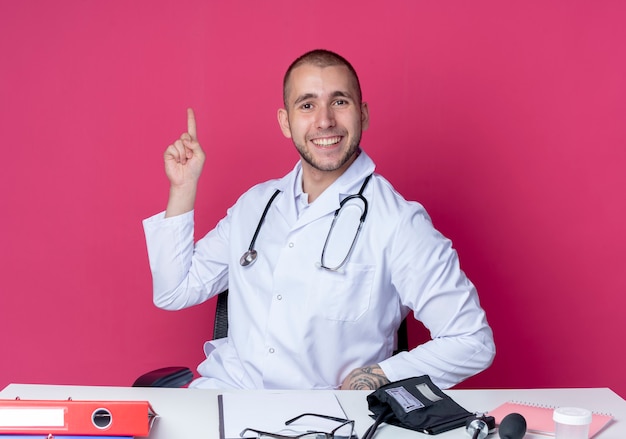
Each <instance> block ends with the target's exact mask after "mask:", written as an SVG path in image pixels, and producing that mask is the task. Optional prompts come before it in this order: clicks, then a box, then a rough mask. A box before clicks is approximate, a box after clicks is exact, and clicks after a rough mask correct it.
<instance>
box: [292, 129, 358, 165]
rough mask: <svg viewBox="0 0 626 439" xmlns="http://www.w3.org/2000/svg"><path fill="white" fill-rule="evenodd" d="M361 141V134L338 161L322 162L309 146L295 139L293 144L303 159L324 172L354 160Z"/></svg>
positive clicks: (353, 140)
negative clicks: (317, 159) (316, 157)
mask: <svg viewBox="0 0 626 439" xmlns="http://www.w3.org/2000/svg"><path fill="white" fill-rule="evenodd" d="M292 140H293V139H292ZM360 143H361V136H360V135H359V136H357V137H355V138H353V139H352V142H350V145H349V146H348V149H347V150H346V152H345V154H344V155H343V156H342V157H340V158H339V160H338V161H336V162H332V163H326V164H322V163H320V162H319V161H316V160H315V157H314V155H313V154H311V152H310V151H309V150H308V149H307V148H305V147H304V146H303V145H301V144H299V143H297V142H296V141H295V140H293V144H294V146H295V147H296V149H297V150H298V153H299V154H300V157H301V158H302V160H304V161H305V162H306V163H307V164H309V166H311V167H312V168H314V169H317V170H318V171H322V172H332V171H336V170H338V169H341V167H342V166H344V165H345V164H346V163H348V162H349V161H350V160H352V159H353V158H354V157H355V155H356V152H357V151H358V149H359V144H360Z"/></svg>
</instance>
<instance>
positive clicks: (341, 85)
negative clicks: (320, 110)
mask: <svg viewBox="0 0 626 439" xmlns="http://www.w3.org/2000/svg"><path fill="white" fill-rule="evenodd" d="M285 92H286V93H285V95H286V98H287V102H288V103H293V102H294V101H295V100H296V99H298V97H301V96H303V95H312V96H317V97H323V96H324V95H332V94H334V93H336V92H342V93H345V94H346V95H348V96H350V97H352V98H354V99H357V98H358V85H357V82H356V78H355V77H354V75H353V74H352V72H351V71H350V69H348V68H347V67H346V66H344V65H333V66H326V67H320V66H316V65H314V64H303V65H300V66H298V67H296V68H295V69H293V70H292V71H291V73H290V75H289V77H288V78H287V82H286V84H285Z"/></svg>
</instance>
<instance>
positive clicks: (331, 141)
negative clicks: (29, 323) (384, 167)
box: [311, 136, 341, 146]
mask: <svg viewBox="0 0 626 439" xmlns="http://www.w3.org/2000/svg"><path fill="white" fill-rule="evenodd" d="M311 142H313V144H314V145H316V146H333V145H336V144H337V143H339V142H341V136H336V137H324V138H320V139H311Z"/></svg>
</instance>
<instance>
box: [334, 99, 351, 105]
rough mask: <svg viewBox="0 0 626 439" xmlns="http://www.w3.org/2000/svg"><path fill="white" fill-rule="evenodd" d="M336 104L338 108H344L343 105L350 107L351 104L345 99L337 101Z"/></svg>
mask: <svg viewBox="0 0 626 439" xmlns="http://www.w3.org/2000/svg"><path fill="white" fill-rule="evenodd" d="M334 104H335V105H336V106H338V107H340V106H343V105H348V104H349V102H348V101H347V100H345V99H337V100H336V101H335V102H334Z"/></svg>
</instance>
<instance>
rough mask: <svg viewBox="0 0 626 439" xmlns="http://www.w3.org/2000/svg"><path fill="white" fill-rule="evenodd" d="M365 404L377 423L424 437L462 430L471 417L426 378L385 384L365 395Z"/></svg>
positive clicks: (471, 415)
mask: <svg viewBox="0 0 626 439" xmlns="http://www.w3.org/2000/svg"><path fill="white" fill-rule="evenodd" d="M367 404H368V407H369V409H370V410H371V411H372V413H374V417H375V418H377V422H386V423H387V424H391V425H395V426H398V427H403V428H407V429H410V430H415V431H419V432H422V433H426V434H439V433H443V432H444V431H448V430H452V429H454V428H458V427H462V426H465V422H466V420H467V419H468V418H471V417H473V416H474V414H473V413H470V412H469V411H467V410H465V409H464V408H463V407H461V406H460V405H459V404H457V403H456V402H455V401H454V400H453V399H452V398H450V397H449V396H448V395H446V394H445V393H443V392H442V391H441V389H439V387H437V386H435V385H434V384H433V382H432V381H431V380H430V377H429V376H427V375H423V376H420V377H415V378H407V379H405V380H401V381H396V382H393V383H389V384H386V385H384V386H382V387H380V388H379V389H377V390H376V391H374V392H373V393H371V394H369V395H367ZM372 433H373V432H372Z"/></svg>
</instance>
